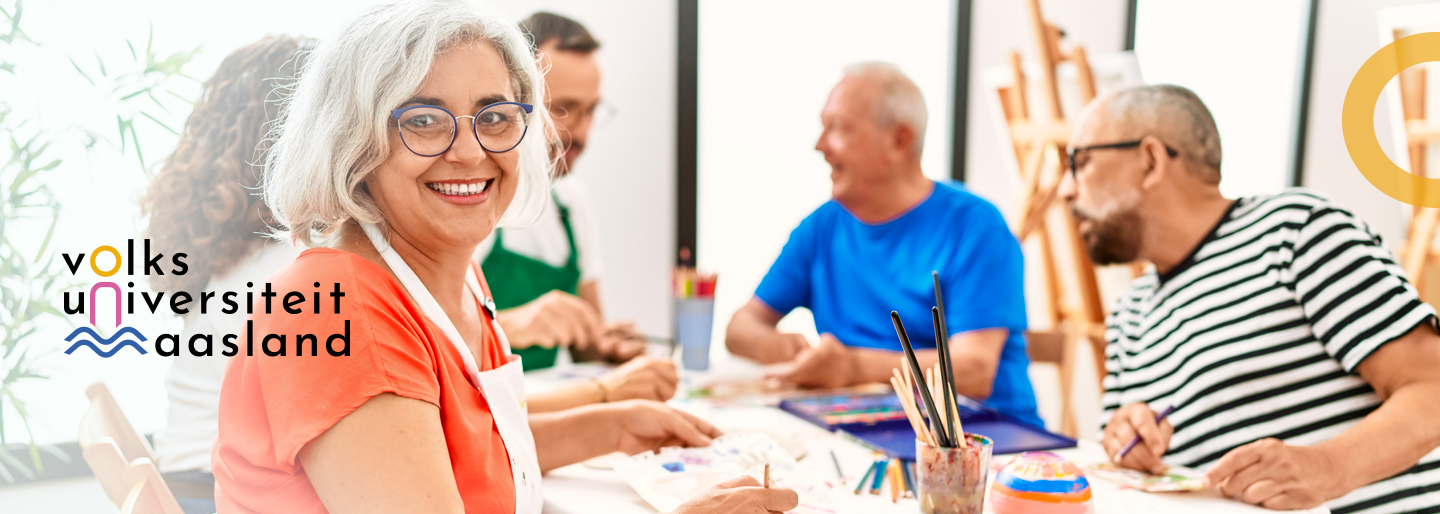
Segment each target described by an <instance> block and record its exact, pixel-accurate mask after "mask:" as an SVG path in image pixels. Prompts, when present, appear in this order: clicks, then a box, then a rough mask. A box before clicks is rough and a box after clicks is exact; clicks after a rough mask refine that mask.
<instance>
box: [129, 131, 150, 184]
mask: <svg viewBox="0 0 1440 514" xmlns="http://www.w3.org/2000/svg"><path fill="white" fill-rule="evenodd" d="M130 140H131V141H134V142H135V157H136V158H138V159H140V171H141V172H144V173H145V178H150V169H149V168H146V167H145V152H143V151H141V150H140V136H139V135H137V134H136V133H135V123H133V122H132V123H130Z"/></svg>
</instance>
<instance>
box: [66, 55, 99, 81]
mask: <svg viewBox="0 0 1440 514" xmlns="http://www.w3.org/2000/svg"><path fill="white" fill-rule="evenodd" d="M66 59H70V65H71V66H74V67H75V71H78V72H80V76H81V77H85V81H86V82H89V83H90V85H92V86H93V85H95V81H94V80H92V79H91V78H90V76H89V75H86V74H85V70H82V69H80V64H79V63H77V62H75V59H74V58H73V57H66Z"/></svg>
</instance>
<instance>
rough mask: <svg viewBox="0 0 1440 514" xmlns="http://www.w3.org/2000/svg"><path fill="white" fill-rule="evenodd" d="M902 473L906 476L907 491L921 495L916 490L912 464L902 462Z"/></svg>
mask: <svg viewBox="0 0 1440 514" xmlns="http://www.w3.org/2000/svg"><path fill="white" fill-rule="evenodd" d="M900 472H901V473H902V474H904V475H905V490H907V491H910V492H911V493H913V494H916V495H918V494H920V493H919V492H918V491H916V490H915V477H914V475H913V474H912V472H911V471H910V464H906V463H905V462H904V461H901V462H900Z"/></svg>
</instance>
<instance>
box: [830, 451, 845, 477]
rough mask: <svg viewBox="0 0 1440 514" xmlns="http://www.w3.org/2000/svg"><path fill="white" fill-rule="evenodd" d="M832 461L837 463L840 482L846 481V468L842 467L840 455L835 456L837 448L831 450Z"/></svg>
mask: <svg viewBox="0 0 1440 514" xmlns="http://www.w3.org/2000/svg"><path fill="white" fill-rule="evenodd" d="M830 462H834V463H835V476H837V477H840V483H842V484H843V483H845V470H843V469H840V457H836V456H835V450H833V449H832V450H830Z"/></svg>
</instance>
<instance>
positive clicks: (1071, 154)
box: [1066, 139, 1180, 180]
mask: <svg viewBox="0 0 1440 514" xmlns="http://www.w3.org/2000/svg"><path fill="white" fill-rule="evenodd" d="M1143 142H1144V140H1143V139H1136V140H1134V141H1126V142H1124V143H1110V144H1104V145H1090V146H1081V147H1077V148H1071V149H1070V152H1069V153H1068V154H1067V155H1066V156H1067V157H1069V160H1070V179H1071V180H1074V179H1075V167H1076V166H1075V158H1076V157H1078V156H1079V155H1080V153H1081V152H1088V151H1091V150H1118V149H1124V148H1136V147H1139V146H1140V143H1143ZM1165 153H1166V154H1168V155H1169V156H1170V158H1171V159H1174V158H1175V157H1177V156H1179V155H1180V152H1177V151H1175V149H1174V148H1170V145H1165Z"/></svg>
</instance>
